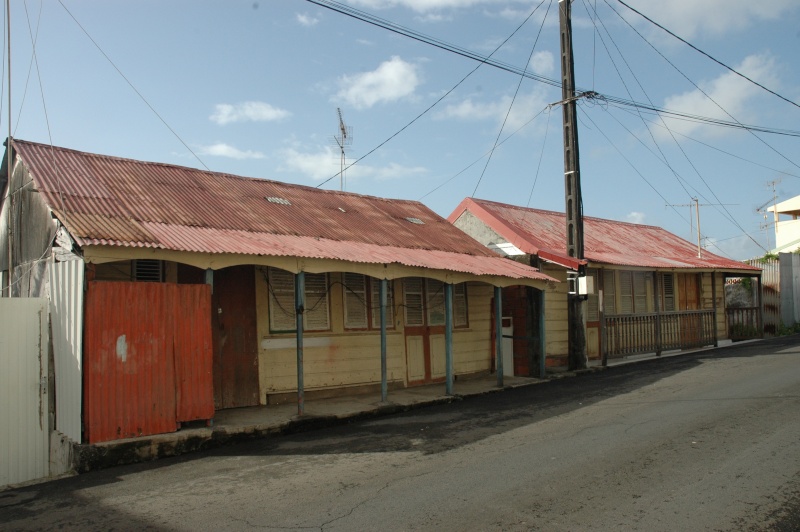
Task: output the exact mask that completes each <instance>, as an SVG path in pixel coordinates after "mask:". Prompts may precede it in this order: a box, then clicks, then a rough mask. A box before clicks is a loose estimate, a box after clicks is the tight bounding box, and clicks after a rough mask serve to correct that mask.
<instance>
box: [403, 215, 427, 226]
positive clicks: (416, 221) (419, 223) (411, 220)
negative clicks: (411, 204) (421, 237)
mask: <svg viewBox="0 0 800 532" xmlns="http://www.w3.org/2000/svg"><path fill="white" fill-rule="evenodd" d="M406 220H408V221H409V222H411V223H412V224H417V225H425V222H423V221H422V220H420V219H419V218H413V217H411V216H408V217H407V218H406Z"/></svg>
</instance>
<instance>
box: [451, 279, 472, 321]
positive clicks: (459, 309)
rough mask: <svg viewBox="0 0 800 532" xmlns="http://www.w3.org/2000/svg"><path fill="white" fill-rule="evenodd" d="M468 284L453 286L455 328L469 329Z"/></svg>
mask: <svg viewBox="0 0 800 532" xmlns="http://www.w3.org/2000/svg"><path fill="white" fill-rule="evenodd" d="M468 326H469V314H468V313H467V283H461V284H457V285H453V327H468Z"/></svg>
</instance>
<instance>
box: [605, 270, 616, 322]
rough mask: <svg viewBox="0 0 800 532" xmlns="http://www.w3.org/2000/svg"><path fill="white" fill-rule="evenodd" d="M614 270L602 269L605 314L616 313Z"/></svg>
mask: <svg viewBox="0 0 800 532" xmlns="http://www.w3.org/2000/svg"><path fill="white" fill-rule="evenodd" d="M614 275H615V272H614V270H604V271H603V312H605V313H606V314H616V313H617V292H616V286H617V285H616V283H615V282H614Z"/></svg>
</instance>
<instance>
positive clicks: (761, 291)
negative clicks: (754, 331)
mask: <svg viewBox="0 0 800 532" xmlns="http://www.w3.org/2000/svg"><path fill="white" fill-rule="evenodd" d="M763 279H764V275H763V274H761V273H759V274H758V275H756V281H758V337H759V338H764V285H763V284H762V282H761V281H762V280H763Z"/></svg>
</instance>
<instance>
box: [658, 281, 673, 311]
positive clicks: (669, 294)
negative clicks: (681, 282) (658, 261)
mask: <svg viewBox="0 0 800 532" xmlns="http://www.w3.org/2000/svg"><path fill="white" fill-rule="evenodd" d="M661 290H662V291H663V293H664V311H665V312H674V311H675V276H674V275H672V274H671V273H662V274H661Z"/></svg>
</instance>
